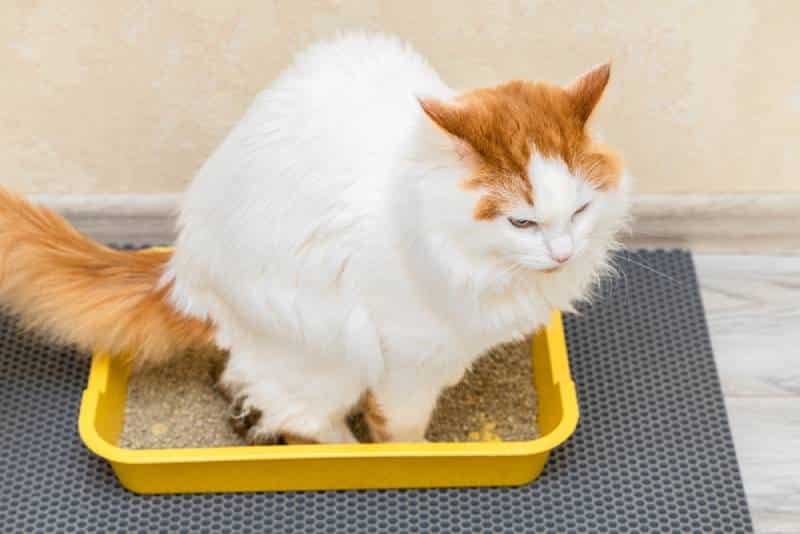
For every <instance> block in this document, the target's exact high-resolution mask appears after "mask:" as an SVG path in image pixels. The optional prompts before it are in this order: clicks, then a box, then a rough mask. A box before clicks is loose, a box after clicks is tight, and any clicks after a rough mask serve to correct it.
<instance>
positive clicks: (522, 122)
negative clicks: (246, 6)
mask: <svg viewBox="0 0 800 534" xmlns="http://www.w3.org/2000/svg"><path fill="white" fill-rule="evenodd" d="M609 72H610V70H609V67H608V66H607V65H604V66H601V67H598V68H597V69H594V70H592V71H590V72H589V73H587V74H586V75H584V76H582V77H580V78H579V79H578V80H577V81H576V82H575V83H573V84H572V85H569V86H567V87H565V88H560V87H557V86H553V85H549V84H543V83H534V82H528V81H513V82H509V83H507V84H503V85H500V86H497V87H494V88H487V89H480V90H475V91H470V92H467V93H462V94H459V93H457V92H456V91H454V90H452V89H451V88H449V87H448V86H447V85H446V84H445V83H444V82H443V81H442V80H441V79H440V78H439V76H438V74H437V73H436V72H435V71H434V70H433V68H432V67H431V66H430V65H429V64H428V63H427V62H426V61H425V60H424V59H423V58H422V57H421V56H420V55H419V54H417V53H416V52H415V51H414V50H413V49H411V48H410V47H409V46H407V45H406V44H404V43H402V42H400V41H398V40H397V39H393V38H388V37H383V36H376V35H364V34H354V35H348V36H344V37H341V38H339V39H336V40H334V41H331V42H324V43H320V44H318V45H315V46H313V47H311V48H310V49H309V50H308V51H306V52H304V53H302V54H300V55H299V56H298V58H297V59H296V60H295V62H294V63H293V64H292V65H291V66H290V67H289V68H288V69H287V70H286V71H285V72H284V73H283V74H282V75H281V76H280V77H279V78H278V79H277V80H276V81H274V82H273V83H272V84H270V86H269V87H267V88H266V89H265V90H264V91H263V92H262V93H261V94H260V95H258V97H257V98H256V99H255V101H254V103H253V104H252V106H251V107H250V109H249V110H248V111H247V113H246V114H245V116H244V117H243V118H242V120H241V121H240V122H239V123H238V124H237V125H236V127H235V128H234V129H233V130H232V132H231V133H230V134H229V135H228V137H227V138H226V139H225V140H224V141H223V142H222V144H221V145H220V147H219V148H218V149H217V150H216V151H215V153H214V154H213V155H212V156H211V157H210V158H209V160H208V161H207V162H206V163H205V165H204V166H203V167H202V169H201V170H200V171H199V172H198V174H197V175H196V176H195V178H194V180H193V181H192V183H191V185H190V187H189V189H188V191H187V192H186V194H185V196H184V199H183V202H182V206H181V214H180V220H179V226H180V228H179V236H178V240H177V243H176V249H175V254H174V255H173V256H172V257H171V258H170V257H168V254H165V253H159V254H155V255H151V256H148V255H143V254H130V253H123V252H116V251H112V250H109V249H106V248H104V247H101V246H99V245H97V244H94V243H92V242H91V241H88V240H86V239H84V238H83V237H81V236H79V235H78V234H77V233H75V232H74V231H73V230H72V229H71V228H70V227H69V226H68V225H66V224H65V223H64V222H63V221H62V220H61V219H60V218H58V217H56V216H54V215H53V214H51V213H49V212H47V211H43V210H35V209H33V208H30V207H29V206H28V205H26V204H24V203H23V202H22V201H20V200H19V199H16V198H13V197H10V196H8V195H3V196H2V200H0V255H1V256H2V258H3V261H4V262H5V266H6V267H5V270H4V271H5V278H4V279H3V281H2V285H0V288H2V299H3V301H4V302H7V303H10V304H11V305H12V307H13V308H14V309H16V310H18V311H21V312H22V313H23V314H24V316H25V317H27V318H28V320H29V321H31V322H35V323H39V324H42V325H43V326H45V327H47V328H48V329H49V330H50V331H53V332H55V333H56V334H57V335H59V336H60V337H61V338H64V339H68V340H71V341H76V342H78V343H80V344H81V345H83V346H90V345H94V346H98V345H99V346H101V347H104V348H107V349H110V350H122V349H134V350H135V349H139V350H140V351H141V354H142V355H143V356H142V358H145V359H148V360H152V359H157V358H160V357H163V355H164V354H166V352H167V351H170V350H174V349H175V348H176V347H180V346H186V345H190V344H192V343H195V342H197V341H200V342H207V341H208V340H210V339H213V341H214V342H215V343H216V344H217V345H219V346H220V347H221V348H224V349H228V350H229V352H230V358H229V361H228V365H227V367H226V368H225V370H224V372H223V374H222V377H221V385H222V386H223V387H224V389H225V390H226V391H228V392H230V394H231V395H232V396H233V397H234V398H235V400H236V406H237V407H238V408H241V410H240V412H241V419H242V420H246V421H249V422H250V423H251V427H249V429H248V430H247V432H248V438H249V439H251V440H253V441H261V440H269V439H272V438H273V437H274V436H275V435H276V434H284V435H291V436H295V438H297V439H302V440H315V441H323V442H347V441H353V439H354V438H353V436H352V434H351V433H350V431H349V430H348V428H347V426H346V424H345V416H346V415H347V413H348V412H350V411H351V409H352V408H353V406H354V405H355V404H357V403H358V402H359V401H361V402H362V403H363V404H365V408H366V409H367V415H368V417H367V421H368V422H369V423H370V424H372V425H373V426H380V427H381V428H373V429H372V435H373V436H374V437H376V438H377V439H387V440H395V441H418V440H422V439H424V434H425V429H426V426H427V423H428V419H429V417H430V414H431V412H432V410H433V408H434V406H435V404H436V400H437V398H438V396H439V393H440V392H441V390H442V389H443V388H444V387H446V386H448V385H452V384H454V383H456V382H458V380H459V379H460V378H461V377H462V375H463V373H464V371H465V370H466V369H467V368H469V366H470V365H472V363H473V362H474V361H475V360H476V359H477V358H478V356H480V354H482V353H483V352H484V351H485V350H486V349H488V348H490V347H491V346H493V345H495V344H497V343H500V342H505V341H509V340H511V339H519V338H522V337H523V336H525V335H526V334H528V333H530V332H532V331H533V330H535V329H536V328H538V327H539V326H541V325H542V324H544V323H546V321H547V320H548V318H549V316H550V314H551V311H552V309H554V308H557V309H570V307H571V306H572V304H573V303H574V302H575V301H576V300H578V299H582V298H585V297H586V296H587V295H588V294H589V289H590V288H591V286H592V283H593V282H594V280H595V279H596V278H597V276H598V274H599V273H601V272H603V270H604V269H605V265H606V263H607V256H608V251H609V249H610V247H611V246H612V243H613V242H614V241H613V236H614V234H615V233H616V232H617V231H618V230H619V229H620V227H621V226H622V225H623V223H624V220H625V216H626V213H627V210H628V203H627V187H628V185H627V184H628V181H629V180H628V175H627V173H626V172H625V170H624V168H623V166H622V162H621V160H620V159H619V158H617V157H616V156H615V155H614V154H613V153H612V152H611V151H610V150H609V149H607V148H605V147H601V146H599V145H597V144H595V143H594V142H593V141H592V139H591V137H590V135H589V131H588V129H587V126H586V122H587V121H588V119H589V117H590V115H591V112H592V110H593V109H594V106H595V105H596V104H597V102H598V101H599V100H600V97H601V96H602V93H603V90H604V89H605V85H606V83H607V82H608V79H609ZM519 221H526V222H525V223H524V224H521V223H519ZM165 262H168V264H167V266H166V268H164V265H165ZM176 310H178V311H176ZM189 317H191V318H192V319H189ZM212 324H213V327H212V326H211V325H212Z"/></svg>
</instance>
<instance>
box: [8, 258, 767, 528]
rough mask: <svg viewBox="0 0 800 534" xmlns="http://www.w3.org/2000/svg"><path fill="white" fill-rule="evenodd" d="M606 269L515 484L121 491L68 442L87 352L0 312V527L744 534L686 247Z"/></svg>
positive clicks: (570, 331) (99, 464)
mask: <svg viewBox="0 0 800 534" xmlns="http://www.w3.org/2000/svg"><path fill="white" fill-rule="evenodd" d="M633 262H636V263H638V264H643V265H645V266H646V267H642V266H640V265H637V264H635V263H633ZM618 264H619V265H620V267H621V270H622V275H621V276H620V277H619V278H617V279H615V280H614V281H607V282H606V283H605V284H604V285H605V287H604V288H603V296H602V297H601V298H600V299H598V300H597V302H596V303H595V304H594V305H593V306H591V307H584V308H583V310H582V314H581V315H579V316H571V317H569V318H567V322H566V326H567V336H568V343H569V349H570V358H571V362H572V372H573V376H574V378H575V382H576V383H577V385H578V394H579V398H580V407H581V422H580V424H579V427H578V430H577V431H576V433H575V435H574V436H573V437H572V438H571V439H570V440H569V441H568V442H567V444H566V445H565V446H562V447H561V448H560V449H558V450H557V451H556V452H555V453H554V454H553V456H552V457H551V459H550V463H549V464H548V466H547V467H546V469H545V472H544V474H543V475H542V477H541V478H540V479H539V480H538V481H537V482H534V483H533V484H531V485H529V486H525V487H520V488H484V489H451V490H402V491H348V492H343V491H340V492H309V493H282V494H275V493H272V494H270V493H263V494H221V495H165V496H137V495H133V494H131V493H128V492H127V491H126V490H124V489H122V488H121V487H120V486H119V485H118V484H117V482H116V480H115V478H114V475H113V474H112V472H111V469H110V468H109V467H108V466H107V464H106V463H105V462H104V461H102V460H100V459H98V458H96V457H94V456H93V455H92V454H91V453H90V452H89V451H88V450H86V449H85V448H84V447H83V445H82V443H81V441H80V439H79V437H78V431H77V414H78V405H79V402H80V397H81V392H82V390H83V387H84V383H85V379H86V373H87V369H88V365H87V363H86V361H85V360H81V359H80V358H78V355H77V354H76V353H75V352H74V351H72V350H70V349H68V348H63V347H57V346H52V345H49V344H47V343H44V342H42V341H41V340H37V339H35V338H34V337H32V336H30V335H27V334H23V333H21V332H20V331H19V330H17V329H16V327H15V322H14V320H13V319H12V318H9V317H6V316H3V317H2V318H1V319H0V451H2V452H0V488H1V489H0V525H2V530H3V532H8V531H20V532H21V531H25V532H31V531H41V532H55V531H96V532H111V531H142V532H150V531H192V532H195V531H210V532H244V531H257V532H303V533H308V532H311V531H325V532H331V531H341V532H367V531H370V532H374V531H379V530H387V531H389V530H390V531H400V532H402V531H424V532H448V533H449V532H476V531H486V532H498V531H507V532H523V531H531V532H534V531H535V532H544V531H552V532H568V531H572V532H645V531H658V532H663V531H670V530H671V531H675V532H691V531H697V532H712V531H719V532H737V531H738V532H748V531H751V530H752V527H751V523H750V517H749V513H748V510H747V502H746V500H745V496H744V492H743V489H742V483H741V479H740V476H739V468H738V465H737V463H736V455H735V452H734V448H733V443H732V440H731V435H730V431H729V429H728V420H727V416H726V413H725V407H724V405H723V402H722V395H721V391H720V386H719V380H718V378H717V371H716V367H715V365H714V360H713V357H712V353H711V346H710V344H709V339H708V333H707V331H706V325H705V319H704V315H703V307H702V303H701V301H700V295H699V293H698V288H697V283H696V280H695V275H694V268H693V265H692V260H691V256H690V255H689V254H688V253H685V252H679V251H669V252H664V251H655V252H636V253H630V254H625V255H623V256H620V257H619V258H618ZM654 270H656V271H659V272H660V273H663V274H658V273H656V272H654Z"/></svg>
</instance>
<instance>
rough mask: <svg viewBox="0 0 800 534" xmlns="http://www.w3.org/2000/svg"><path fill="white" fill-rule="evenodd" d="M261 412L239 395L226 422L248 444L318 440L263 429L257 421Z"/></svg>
mask: <svg viewBox="0 0 800 534" xmlns="http://www.w3.org/2000/svg"><path fill="white" fill-rule="evenodd" d="M261 416H262V412H261V410H259V409H258V408H256V407H254V406H252V405H250V404H248V403H247V400H246V398H245V397H239V398H237V399H236V401H235V402H234V403H233V404H232V405H231V413H230V415H229V416H228V424H229V425H230V427H231V429H232V430H233V431H234V432H235V433H236V434H238V435H239V437H241V438H242V439H243V440H244V441H245V442H246V443H247V444H248V445H308V444H312V443H318V441H316V440H314V439H312V438H308V437H305V436H300V435H298V434H294V433H291V432H269V431H265V430H264V429H263V428H262V427H261V425H259V423H260V422H261Z"/></svg>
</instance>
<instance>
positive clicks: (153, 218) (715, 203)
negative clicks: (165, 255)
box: [30, 193, 800, 254]
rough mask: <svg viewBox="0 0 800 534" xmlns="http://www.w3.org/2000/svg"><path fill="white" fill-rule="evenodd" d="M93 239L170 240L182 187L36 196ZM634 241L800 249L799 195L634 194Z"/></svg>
mask: <svg viewBox="0 0 800 534" xmlns="http://www.w3.org/2000/svg"><path fill="white" fill-rule="evenodd" d="M30 198H31V200H32V201H33V202H35V203H39V204H43V205H46V206H49V207H51V208H53V209H55V210H56V211H58V212H60V213H62V214H63V215H64V216H66V217H67V218H68V219H69V220H70V221H71V222H72V223H73V224H74V225H75V226H76V227H77V228H78V229H79V230H81V231H83V232H85V233H87V234H89V235H91V236H92V237H94V238H95V239H99V240H102V241H106V242H114V243H123V242H125V243H129V242H130V243H136V244H146V243H169V242H172V241H173V240H174V238H175V216H176V214H177V206H178V202H179V199H180V194H113V195H111V194H102V195H71V194H67V195H52V194H49V195H30ZM632 212H633V223H632V225H631V228H632V231H631V234H630V235H629V236H627V238H626V241H627V242H628V244H629V246H637V247H638V246H645V247H691V248H693V249H694V250H698V251H704V252H734V251H735V252H753V253H773V254H786V253H800V194H798V193H786V194H783V193H767V194H704V195H695V194H685V195H683V194H681V195H677V194H669V195H667V194H664V195H660V194H643V195H634V197H633V209H632Z"/></svg>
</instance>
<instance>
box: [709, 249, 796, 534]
mask: <svg viewBox="0 0 800 534" xmlns="http://www.w3.org/2000/svg"><path fill="white" fill-rule="evenodd" d="M695 265H696V267H697V273H698V276H699V279H700V284H701V287H702V293H703V301H704V304H705V308H706V315H707V318H708V324H709V329H710V332H711V341H712V344H713V346H714V353H715V356H716V359H717V365H718V367H719V372H720V378H721V380H722V387H723V390H724V393H725V399H726V403H727V407H728V414H729V416H730V422H731V427H732V430H733V435H734V441H735V444H736V450H737V454H738V456H739V463H740V465H741V469H742V477H743V479H744V485H745V491H746V493H747V498H748V501H749V504H750V510H751V512H752V515H753V521H754V524H755V528H756V532H770V533H773V532H781V533H800V256H744V255H741V256H740V255H705V254H695Z"/></svg>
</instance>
